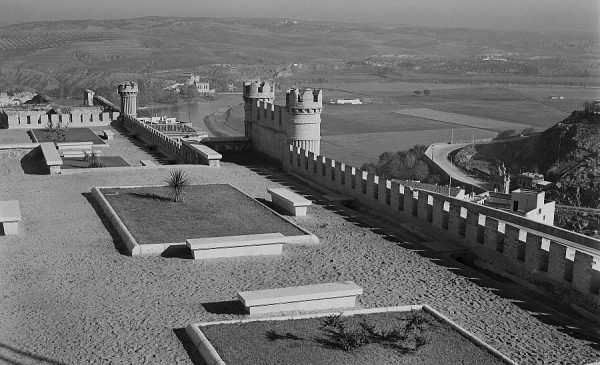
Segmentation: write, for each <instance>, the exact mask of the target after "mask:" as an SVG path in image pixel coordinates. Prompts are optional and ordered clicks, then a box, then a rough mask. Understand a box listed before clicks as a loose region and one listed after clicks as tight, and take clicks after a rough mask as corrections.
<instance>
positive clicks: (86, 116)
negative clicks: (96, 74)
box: [0, 108, 120, 129]
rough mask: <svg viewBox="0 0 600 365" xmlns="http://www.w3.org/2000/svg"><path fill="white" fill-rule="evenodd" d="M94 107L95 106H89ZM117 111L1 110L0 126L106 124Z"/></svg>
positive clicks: (112, 119) (81, 125) (113, 118)
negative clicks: (50, 111)
mask: <svg viewBox="0 0 600 365" xmlns="http://www.w3.org/2000/svg"><path fill="white" fill-rule="evenodd" d="M91 109H95V108H91ZM119 115H120V113H118V112H97V111H96V110H94V111H92V110H90V111H89V112H88V111H85V108H78V109H77V111H74V112H73V113H67V114H47V111H46V110H2V111H0V128H2V129H6V128H9V129H44V128H47V126H48V123H52V124H53V125H57V124H58V123H62V125H68V126H69V127H72V128H77V127H96V126H106V125H109V124H110V123H112V122H113V121H115V120H117V118H118V117H119Z"/></svg>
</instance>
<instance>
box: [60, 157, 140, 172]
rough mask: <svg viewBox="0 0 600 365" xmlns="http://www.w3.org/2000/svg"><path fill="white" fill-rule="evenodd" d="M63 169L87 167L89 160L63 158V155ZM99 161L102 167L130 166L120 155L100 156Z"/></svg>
mask: <svg viewBox="0 0 600 365" xmlns="http://www.w3.org/2000/svg"><path fill="white" fill-rule="evenodd" d="M62 160H63V165H62V168H63V169H81V168H88V167H89V164H90V163H89V161H85V160H84V159H83V158H64V157H63V159H62ZM100 161H101V162H102V163H103V164H104V166H103V167H126V166H131V165H130V164H129V163H128V162H127V161H125V160H124V159H123V157H121V156H101V157H100Z"/></svg>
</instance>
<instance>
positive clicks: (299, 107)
mask: <svg viewBox="0 0 600 365" xmlns="http://www.w3.org/2000/svg"><path fill="white" fill-rule="evenodd" d="M285 110H286V111H287V114H288V123H287V130H286V135H287V143H288V144H291V145H293V146H294V147H300V148H302V149H304V150H305V151H310V152H314V153H315V154H317V155H318V154H320V153H321V111H322V110H323V92H322V91H321V90H319V89H315V90H313V89H290V90H288V91H287V92H286V98H285Z"/></svg>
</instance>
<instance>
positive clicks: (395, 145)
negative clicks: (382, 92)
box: [321, 128, 497, 168]
mask: <svg viewBox="0 0 600 365" xmlns="http://www.w3.org/2000/svg"><path fill="white" fill-rule="evenodd" d="M451 133H452V132H451V131H450V129H440V130H427V131H407V132H385V133H361V134H346V135H338V136H323V137H321V154H322V155H324V156H327V157H330V158H333V159H335V160H336V161H340V162H344V163H347V164H349V165H351V166H353V167H356V168H360V167H361V166H362V164H363V163H365V162H377V159H378V157H379V155H380V154H381V153H383V152H385V151H391V152H398V151H400V150H406V149H408V148H410V147H412V146H414V145H416V144H424V145H429V144H431V143H433V142H445V141H450V138H451ZM496 134H497V133H496V132H491V131H486V130H482V129H475V128H455V129H454V141H470V140H471V139H472V138H475V139H483V138H491V137H495V136H496Z"/></svg>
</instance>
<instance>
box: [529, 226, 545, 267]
mask: <svg viewBox="0 0 600 365" xmlns="http://www.w3.org/2000/svg"><path fill="white" fill-rule="evenodd" d="M542 254H543V252H542V237H541V236H538V235H536V234H533V233H531V232H527V241H525V266H526V267H527V271H529V272H531V273H533V272H538V271H540V266H541V259H542Z"/></svg>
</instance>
